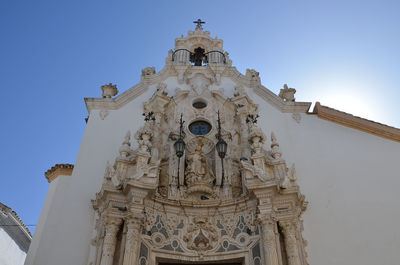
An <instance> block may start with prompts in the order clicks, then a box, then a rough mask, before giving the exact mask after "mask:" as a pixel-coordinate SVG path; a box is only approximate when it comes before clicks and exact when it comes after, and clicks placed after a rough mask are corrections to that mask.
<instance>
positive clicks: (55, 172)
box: [44, 164, 74, 183]
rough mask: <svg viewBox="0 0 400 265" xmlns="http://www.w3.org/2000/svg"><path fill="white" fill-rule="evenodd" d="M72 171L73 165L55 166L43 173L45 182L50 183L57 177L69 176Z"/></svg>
mask: <svg viewBox="0 0 400 265" xmlns="http://www.w3.org/2000/svg"><path fill="white" fill-rule="evenodd" d="M73 170H74V165H72V164H56V165H55V166H53V167H51V168H50V169H49V170H47V171H46V172H45V173H44V176H45V177H46V179H47V181H48V182H49V183H51V182H52V181H53V180H55V179H56V178H57V177H58V176H71V175H72V171H73Z"/></svg>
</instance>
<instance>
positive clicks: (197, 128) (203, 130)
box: [189, 121, 211, 135]
mask: <svg viewBox="0 0 400 265" xmlns="http://www.w3.org/2000/svg"><path fill="white" fill-rule="evenodd" d="M189 131H190V132H191V133H193V134H194V135H206V134H207V133H209V132H210V131H211V124H209V123H208V122H206V121H195V122H192V123H191V124H190V125H189Z"/></svg>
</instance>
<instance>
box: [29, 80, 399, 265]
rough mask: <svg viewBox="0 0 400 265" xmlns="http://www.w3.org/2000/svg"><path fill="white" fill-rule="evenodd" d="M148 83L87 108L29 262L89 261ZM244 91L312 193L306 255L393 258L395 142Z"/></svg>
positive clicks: (364, 260)
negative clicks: (98, 215)
mask: <svg viewBox="0 0 400 265" xmlns="http://www.w3.org/2000/svg"><path fill="white" fill-rule="evenodd" d="M166 83H167V85H168V90H169V93H170V95H171V94H173V93H174V90H175V88H176V87H180V88H182V89H184V88H186V87H185V86H182V85H178V83H177V82H176V80H175V78H169V79H167V80H166ZM222 87H224V88H225V93H226V95H228V96H232V91H233V87H234V83H233V82H232V81H230V80H226V79H225V78H223V79H222ZM154 91H155V87H154V86H151V87H150V88H149V90H148V91H147V92H145V93H144V94H142V95H141V96H139V97H138V98H136V99H135V100H134V101H132V102H130V103H128V104H127V105H125V106H123V107H122V108H121V109H119V110H114V111H110V114H109V115H108V116H107V117H106V118H105V119H104V120H101V119H100V117H99V114H98V112H99V111H92V113H90V118H89V121H88V124H87V127H86V130H85V134H84V137H83V140H82V144H81V146H80V150H79V154H78V157H77V160H76V164H75V168H74V171H73V174H72V176H70V177H63V178H61V180H60V182H59V183H58V184H57V182H56V181H57V179H56V181H53V183H52V184H51V185H50V188H49V194H48V196H47V198H46V201H45V205H44V207H43V210H42V214H41V217H40V220H39V225H38V228H37V229H36V231H37V232H36V233H35V235H34V239H33V243H32V246H31V249H30V252H29V255H28V258H27V261H26V263H25V264H27V265H52V264H59V265H72V264H74V265H86V262H87V258H88V252H89V244H90V240H91V234H92V229H93V225H94V220H93V219H94V218H93V215H94V212H93V209H92V206H91V200H92V199H94V198H95V194H96V193H97V192H98V191H99V190H100V187H101V184H102V182H103V175H104V170H105V167H106V163H107V161H110V162H113V161H114V159H115V158H116V157H117V156H118V149H119V147H120V146H121V143H122V141H123V139H124V136H125V134H126V132H127V131H128V130H131V132H132V134H134V132H135V131H136V130H138V129H139V128H140V126H141V125H142V124H143V118H142V116H141V114H142V102H144V101H146V100H148V99H149V98H150V97H151V95H152V94H153V92H154ZM249 94H250V96H251V97H252V98H254V101H255V103H257V104H259V108H260V116H261V117H260V119H259V125H260V126H261V127H262V128H263V131H264V132H265V133H266V135H267V136H268V139H270V137H269V136H270V132H271V131H274V132H275V134H276V136H277V138H278V142H279V143H280V146H281V151H282V152H283V157H284V158H285V159H286V160H287V163H288V165H290V164H291V163H296V170H297V176H298V179H299V180H298V182H299V185H300V189H301V191H302V193H303V194H304V195H305V196H306V199H307V201H309V202H310V204H309V208H308V210H307V212H306V214H305V216H304V229H305V231H304V237H305V239H306V240H308V242H309V246H308V247H307V252H308V254H309V257H308V261H309V263H310V264H311V265H317V264H324V265H334V264H335V265H336V264H351V265H377V264H380V265H383V264H398V261H399V258H398V254H397V252H398V250H399V249H400V234H399V229H398V228H397V227H398V224H400V211H399V210H398V209H399V207H398V205H397V204H398V202H399V201H400V196H399V193H398V192H397V187H398V186H399V185H400V173H399V171H398V167H397V164H398V162H399V157H400V144H399V143H396V142H393V141H390V140H385V139H382V138H379V137H376V136H373V135H370V134H366V133H363V132H360V131H357V130H354V129H350V128H347V127H343V126H341V125H338V124H335V123H331V122H327V121H324V120H321V119H318V118H317V117H316V116H315V115H308V114H302V119H301V122H300V124H298V123H296V122H295V121H294V120H293V119H292V118H291V114H283V113H280V111H278V110H277V109H275V108H274V107H272V106H270V105H269V104H268V103H266V102H265V101H264V100H263V99H261V98H259V97H258V96H256V95H254V94H253V93H252V92H251V91H249ZM133 142H134V141H133ZM53 184H57V185H56V187H55V188H53Z"/></svg>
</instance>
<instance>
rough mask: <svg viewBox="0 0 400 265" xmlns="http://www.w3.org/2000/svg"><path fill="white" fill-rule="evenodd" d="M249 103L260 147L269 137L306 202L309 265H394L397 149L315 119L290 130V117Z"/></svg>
mask: <svg viewBox="0 0 400 265" xmlns="http://www.w3.org/2000/svg"><path fill="white" fill-rule="evenodd" d="M255 102H257V103H258V104H260V116H261V117H260V119H259V120H260V121H259V124H260V126H262V127H263V128H264V132H265V133H266V134H267V136H268V140H269V141H268V144H267V145H268V147H269V144H270V132H271V131H274V133H275V134H276V137H277V138H278V142H279V143H280V147H281V151H282V153H283V158H284V159H286V161H287V164H288V166H290V165H291V163H295V164H296V172H297V177H298V183H299V185H300V189H301V192H302V193H303V194H304V195H305V196H306V200H307V201H308V202H309V207H308V210H307V211H306V213H305V215H304V234H303V235H304V238H305V239H306V240H307V241H308V243H309V244H308V247H307V248H306V250H307V252H308V262H309V264H311V265H314V264H324V265H336V264H352V265H376V264H380V265H384V264H388V265H389V264H400V258H399V255H398V252H399V249H400V232H399V231H400V230H399V229H398V225H399V224H400V211H399V209H400V208H399V202H400V193H399V192H398V187H399V186H400V171H399V169H398V163H399V161H400V143H398V142H394V141H391V140H386V139H383V138H380V137H377V136H374V135H371V134H367V133H364V132H361V131H358V130H355V129H351V128H348V127H345V126H342V125H339V124H336V123H333V122H329V121H325V120H322V119H319V118H318V117H317V116H316V115H310V114H302V115H301V121H300V123H299V124H298V123H297V122H295V120H294V119H292V114H283V113H279V112H277V111H276V110H274V108H273V107H272V106H269V105H267V104H265V102H263V100H262V99H259V98H258V99H257V98H256V97H255Z"/></svg>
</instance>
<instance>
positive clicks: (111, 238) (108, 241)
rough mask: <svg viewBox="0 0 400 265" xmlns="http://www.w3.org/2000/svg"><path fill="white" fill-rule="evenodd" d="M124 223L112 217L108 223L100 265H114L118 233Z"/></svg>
mask: <svg viewBox="0 0 400 265" xmlns="http://www.w3.org/2000/svg"><path fill="white" fill-rule="evenodd" d="M121 223H122V220H121V219H118V218H114V217H111V218H109V219H107V221H106V235H105V237H104V243H103V253H102V255H101V263H100V265H112V264H113V261H114V252H115V245H116V243H117V232H118V230H119V228H120V225H121Z"/></svg>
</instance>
